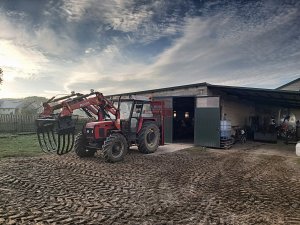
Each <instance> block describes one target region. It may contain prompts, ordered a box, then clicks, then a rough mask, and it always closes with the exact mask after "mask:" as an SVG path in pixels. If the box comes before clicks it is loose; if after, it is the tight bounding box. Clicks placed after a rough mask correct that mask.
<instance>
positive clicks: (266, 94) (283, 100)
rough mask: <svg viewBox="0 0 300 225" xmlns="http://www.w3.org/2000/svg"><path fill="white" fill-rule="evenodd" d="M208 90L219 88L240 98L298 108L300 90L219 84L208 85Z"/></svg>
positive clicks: (299, 105)
mask: <svg viewBox="0 0 300 225" xmlns="http://www.w3.org/2000/svg"><path fill="white" fill-rule="evenodd" d="M207 87H208V89H209V90H219V91H222V92H224V93H226V94H227V95H232V96H237V97H239V98H241V99H245V100H249V101H254V102H255V103H261V104H265V105H276V106H280V107H286V108H300V92H298V91H283V90H273V89H261V88H247V87H233V86H221V85H208V86H207Z"/></svg>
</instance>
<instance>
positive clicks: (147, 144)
mask: <svg viewBox="0 0 300 225" xmlns="http://www.w3.org/2000/svg"><path fill="white" fill-rule="evenodd" d="M159 141H160V131H159V128H158V126H157V125H156V124H155V123H154V122H145V123H144V124H143V126H142V129H141V130H140V132H139V134H138V149H139V151H140V152H141V153H144V154H149V153H153V152H155V151H156V150H157V148H158V146H159Z"/></svg>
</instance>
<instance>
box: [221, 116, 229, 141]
mask: <svg viewBox="0 0 300 225" xmlns="http://www.w3.org/2000/svg"><path fill="white" fill-rule="evenodd" d="M220 130H221V138H227V139H228V138H230V137H231V121H229V120H221V129H220Z"/></svg>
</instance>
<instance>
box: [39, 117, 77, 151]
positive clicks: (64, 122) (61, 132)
mask: <svg viewBox="0 0 300 225" xmlns="http://www.w3.org/2000/svg"><path fill="white" fill-rule="evenodd" d="M75 122H76V120H74V119H73V118H72V116H66V117H60V118H55V117H46V118H38V119H37V120H36V126H37V137H38V142H39V145H40V147H41V149H42V150H43V151H44V152H46V153H56V154H58V155H63V154H66V153H68V152H70V151H71V150H72V149H73V146H74V141H75V138H74V136H75Z"/></svg>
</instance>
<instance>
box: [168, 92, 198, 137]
mask: <svg viewBox="0 0 300 225" xmlns="http://www.w3.org/2000/svg"><path fill="white" fill-rule="evenodd" d="M194 113H195V97H174V98H173V141H174V142H181V143H182V142H187V143H189V142H190V143H193V142H194Z"/></svg>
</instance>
